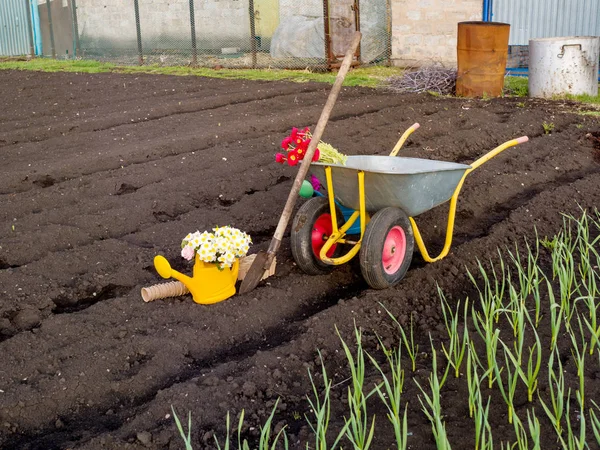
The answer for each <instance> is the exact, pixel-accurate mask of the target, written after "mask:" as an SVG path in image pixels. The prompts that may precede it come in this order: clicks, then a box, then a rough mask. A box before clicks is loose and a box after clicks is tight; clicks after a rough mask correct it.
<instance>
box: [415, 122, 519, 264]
mask: <svg viewBox="0 0 600 450" xmlns="http://www.w3.org/2000/svg"><path fill="white" fill-rule="evenodd" d="M407 131H408V130H407ZM528 140H529V138H528V137H527V136H522V137H520V138H517V139H512V140H510V141H508V142H505V143H504V144H502V145H499V146H498V147H496V148H495V149H494V150H492V151H490V152H488V153H486V154H485V155H483V156H482V157H481V158H479V159H477V160H475V161H474V162H473V163H472V164H471V167H470V168H469V169H467V170H466V171H465V173H464V174H463V177H462V178H461V180H460V182H459V183H458V185H457V186H456V189H455V190H454V193H453V194H452V197H451V198H450V211H449V212H448V224H447V226H446V242H445V243H444V248H443V249H442V252H441V253H440V254H439V256H437V257H435V258H432V257H430V256H429V252H428V251H427V248H425V243H424V242H423V238H422V237H421V233H420V232H419V227H417V223H416V222H415V220H414V219H413V218H412V217H409V220H410V223H411V225H412V228H413V233H414V236H415V242H416V243H417V246H418V247H419V251H420V252H421V255H422V256H423V259H424V260H425V261H427V262H435V261H439V260H440V259H442V258H444V257H445V256H446V255H448V252H449V251H450V246H451V245H452V234H453V232H454V220H455V217H456V204H457V201H458V194H459V193H460V190H461V188H462V185H463V183H464V181H465V178H466V177H467V175H468V174H470V173H471V172H473V171H474V170H475V169H477V168H478V167H479V166H481V165H482V164H483V163H485V162H487V161H489V160H490V159H492V158H493V157H494V156H497V155H498V154H500V153H502V152H503V151H504V150H506V149H507V148H509V147H514V146H515V145H518V144H522V143H524V142H527V141H528Z"/></svg>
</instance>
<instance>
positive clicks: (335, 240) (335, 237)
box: [319, 166, 367, 266]
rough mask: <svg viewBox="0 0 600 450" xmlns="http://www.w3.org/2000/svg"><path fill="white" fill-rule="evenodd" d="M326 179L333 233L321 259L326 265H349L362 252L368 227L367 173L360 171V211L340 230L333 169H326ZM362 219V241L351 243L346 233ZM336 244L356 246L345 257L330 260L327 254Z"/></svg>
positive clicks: (320, 256)
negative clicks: (366, 205) (366, 203)
mask: <svg viewBox="0 0 600 450" xmlns="http://www.w3.org/2000/svg"><path fill="white" fill-rule="evenodd" d="M325 179H326V180H327V197H328V200H329V211H330V214H331V227H332V232H331V235H330V236H329V238H328V239H327V242H325V245H323V247H322V248H321V252H320V253H319V258H320V259H321V261H323V262H324V263H326V264H331V265H334V266H338V265H340V264H344V263H347V262H348V261H350V260H351V259H352V258H354V256H355V255H356V254H357V253H358V251H359V250H360V246H361V244H362V239H363V236H364V234H365V227H366V226H367V211H366V208H365V172H364V171H362V170H360V171H358V193H359V209H358V211H354V212H353V213H352V215H351V216H350V217H349V218H348V221H347V222H346V223H345V224H344V225H342V228H339V229H338V225H337V212H336V210H335V209H336V207H335V193H334V191H333V181H332V179H331V167H330V166H327V167H325ZM358 217H360V239H359V240H358V241H349V240H347V239H345V236H346V231H348V230H349V229H350V227H352V225H354V222H356V219H357V218H358ZM334 244H354V245H353V246H352V248H351V249H350V251H348V253H346V254H345V255H343V256H340V257H337V258H329V257H328V256H327V252H328V251H329V249H331V247H332V246H333V245H334Z"/></svg>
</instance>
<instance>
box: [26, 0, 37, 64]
mask: <svg viewBox="0 0 600 450" xmlns="http://www.w3.org/2000/svg"><path fill="white" fill-rule="evenodd" d="M25 7H26V8H27V37H28V38H29V53H30V54H31V57H32V58H35V43H34V42H33V26H32V25H31V2H30V1H29V0H25ZM35 7H36V8H37V4H36V5H35Z"/></svg>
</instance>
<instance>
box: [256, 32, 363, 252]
mask: <svg viewBox="0 0 600 450" xmlns="http://www.w3.org/2000/svg"><path fill="white" fill-rule="evenodd" d="M360 38H361V33H360V31H357V32H356V33H355V34H354V38H353V39H352V43H351V44H350V47H349V48H348V51H347V52H346V56H344V60H343V61H342V65H341V66H340V71H339V72H338V74H337V77H336V78H335V83H334V84H333V87H332V88H331V92H330V93H329V97H328V98H327V103H325V107H324V108H323V112H322V113H321V117H319V121H318V122H317V128H315V132H314V133H313V135H312V138H311V139H310V144H309V145H308V149H307V150H306V154H305V155H304V159H303V160H302V163H301V164H300V168H299V169H298V173H297V174H296V178H295V179H294V184H293V185H292V190H291V191H290V194H289V196H288V199H287V202H286V203H285V207H284V208H283V213H282V214H281V217H280V218H279V223H278V224H277V228H276V229H275V234H274V235H273V239H272V240H271V244H270V245H269V249H268V250H267V253H268V257H269V260H271V259H272V255H274V254H275V253H276V252H277V250H278V249H279V245H280V244H281V239H282V238H283V233H285V229H286V228H287V224H288V222H289V221H290V217H291V215H292V210H293V209H294V205H295V204H296V200H297V199H298V193H299V192H300V187H301V186H302V181H304V178H306V174H307V173H308V168H309V166H310V162H311V161H312V158H313V155H314V154H315V150H316V148H317V145H319V142H320V141H321V136H323V131H324V130H325V125H327V121H328V120H329V116H330V115H331V111H332V109H333V106H334V105H335V101H336V100H337V97H338V95H339V93H340V91H341V90H342V84H343V83H344V79H345V78H346V74H347V73H348V70H349V69H350V64H352V58H353V57H354V53H355V52H356V49H357V48H358V44H359V43H360Z"/></svg>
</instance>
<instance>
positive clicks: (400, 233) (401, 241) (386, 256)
mask: <svg viewBox="0 0 600 450" xmlns="http://www.w3.org/2000/svg"><path fill="white" fill-rule="evenodd" d="M405 254H406V235H405V234H404V230H403V229H402V227H399V226H395V227H393V228H392V229H391V230H390V231H389V233H388V234H387V236H386V238H385V242H384V243H383V252H382V255H381V263H382V264H383V270H385V273H387V274H389V275H392V274H394V273H396V272H397V271H398V269H400V266H401V265H402V261H404V255H405Z"/></svg>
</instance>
